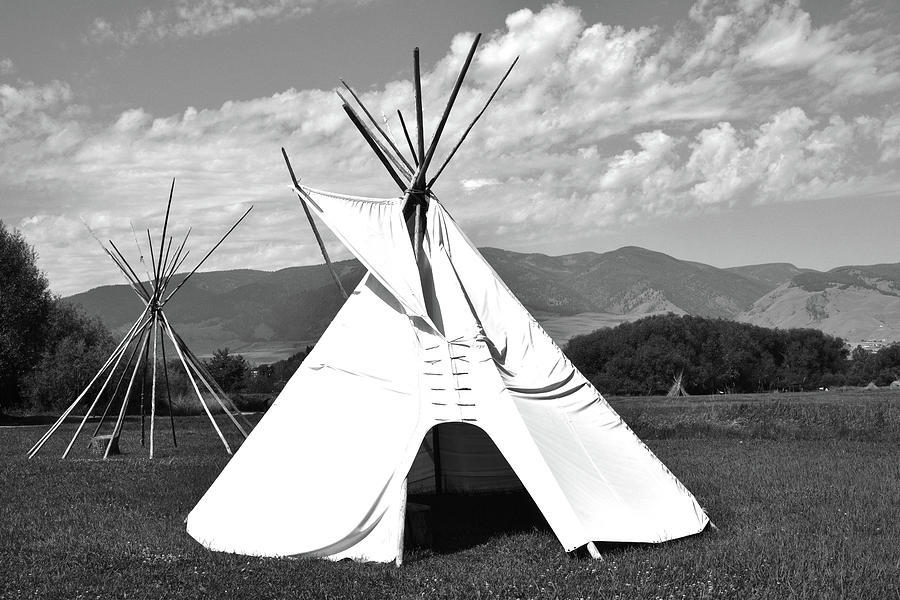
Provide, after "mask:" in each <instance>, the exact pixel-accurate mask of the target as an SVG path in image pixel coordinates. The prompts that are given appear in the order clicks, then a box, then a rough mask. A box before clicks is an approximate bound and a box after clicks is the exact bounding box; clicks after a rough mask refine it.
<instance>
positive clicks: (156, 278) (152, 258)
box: [147, 228, 159, 294]
mask: <svg viewBox="0 0 900 600" xmlns="http://www.w3.org/2000/svg"><path fill="white" fill-rule="evenodd" d="M147 246H148V247H149V248H150V266H152V267H153V280H152V281H151V282H150V283H151V284H152V285H153V293H154V294H156V293H158V292H159V276H158V274H157V272H156V256H154V254H153V238H152V237H150V229H149V228H147Z"/></svg>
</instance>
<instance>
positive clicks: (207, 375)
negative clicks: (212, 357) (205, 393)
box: [172, 329, 253, 438]
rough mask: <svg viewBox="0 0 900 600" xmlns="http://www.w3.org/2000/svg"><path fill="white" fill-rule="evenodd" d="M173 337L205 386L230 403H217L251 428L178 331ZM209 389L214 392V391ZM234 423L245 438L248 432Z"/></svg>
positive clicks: (247, 420)
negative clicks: (203, 379) (210, 386)
mask: <svg viewBox="0 0 900 600" xmlns="http://www.w3.org/2000/svg"><path fill="white" fill-rule="evenodd" d="M172 331H173V332H174V331H175V330H174V329H172ZM175 337H176V339H177V340H178V343H179V344H181V349H182V350H183V351H184V354H185V356H186V357H187V358H189V359H190V360H191V362H192V363H193V364H194V365H195V367H196V368H197V369H198V372H199V373H200V374H201V375H202V376H203V377H204V378H205V379H206V381H204V384H206V386H207V387H209V385H210V384H212V387H213V388H215V389H216V390H218V393H219V397H220V398H222V399H223V400H225V401H227V403H228V404H229V405H230V407H226V406H224V405H222V402H219V404H220V405H222V408H223V409H225V410H230V411H231V413H232V414H236V415H238V416H239V417H240V418H241V420H242V421H243V422H244V425H246V427H247V429H253V425H252V424H251V423H250V421H249V419H247V417H245V416H244V415H243V414H242V413H241V411H240V410H239V409H238V407H237V406H236V405H235V404H234V401H232V399H231V398H230V397H229V396H228V394H227V393H225V390H224V389H222V386H221V385H219V382H218V381H216V378H215V377H213V376H212V373H210V372H209V370H208V369H207V368H206V366H205V365H204V364H203V361H202V360H200V358H199V357H198V356H197V355H196V354H194V351H193V350H191V349H190V347H189V346H188V345H187V343H186V342H185V341H184V338H182V337H181V336H180V335H179V334H178V332H175ZM210 391H211V392H212V393H213V394H215V392H214V391H212V390H210ZM235 425H236V426H237V428H238V431H240V432H241V433H242V434H243V436H244V437H245V438H246V437H247V435H248V434H247V433H246V432H245V431H244V430H243V429H242V428H241V427H240V426H239V425H237V423H235Z"/></svg>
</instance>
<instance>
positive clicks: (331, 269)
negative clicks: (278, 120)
mask: <svg viewBox="0 0 900 600" xmlns="http://www.w3.org/2000/svg"><path fill="white" fill-rule="evenodd" d="M281 155H282V156H283V157H284V164H286V165H287V169H288V173H290V174H291V181H292V182H293V183H294V190H295V191H296V192H297V197H298V198H299V199H300V206H302V207H303V212H304V213H305V214H306V220H307V221H309V226H310V227H312V230H313V235H315V236H316V243H318V244H319V250H320V251H321V252H322V258H324V259H325V264H326V265H327V266H328V271H329V272H330V273H331V278H332V279H334V283H335V284H337V286H338V289H339V290H341V295H342V296H343V297H344V300H346V299H347V298H348V295H347V290H345V289H344V286H343V284H342V283H341V278H340V277H338V275H337V272H336V271H335V270H334V265H333V264H331V258H329V256H328V250H326V249H325V242H323V241H322V236H321V235H320V234H319V228H318V227H316V222H315V220H313V216H312V213H310V212H309V206H307V204H306V198H305V196H306V192H305V191H303V188H301V187H300V182H299V181H298V180H297V176H296V175H294V167H292V166H291V161H290V159H289V158H288V155H287V151H285V149H284V148H282V149H281Z"/></svg>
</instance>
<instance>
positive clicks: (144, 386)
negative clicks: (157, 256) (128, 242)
mask: <svg viewBox="0 0 900 600" xmlns="http://www.w3.org/2000/svg"><path fill="white" fill-rule="evenodd" d="M151 256H153V255H152V254H151ZM152 314H153V318H152V319H151V321H150V322H151V325H150V329H151V331H152V330H153V325H152V323H155V322H156V313H155V312H153V313H152ZM142 362H143V364H144V368H143V369H142V370H141V401H140V405H141V448H143V447H144V398H145V397H146V396H145V393H144V392H145V391H146V389H147V357H146V356H144V360H143V361H142Z"/></svg>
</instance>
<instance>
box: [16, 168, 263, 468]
mask: <svg viewBox="0 0 900 600" xmlns="http://www.w3.org/2000/svg"><path fill="white" fill-rule="evenodd" d="M174 191H175V180H174V179H173V180H172V187H171V189H170V190H169V202H168V204H167V205H166V217H165V220H164V221H163V228H162V235H161V236H160V240H159V255H158V256H156V255H155V252H154V248H153V239H152V237H151V236H150V230H149V229H148V230H147V243H148V248H149V255H150V262H151V265H146V263H145V266H147V267H148V268H149V269H151V271H150V272H148V274H147V281H146V282H144V281H142V280H141V279H140V277H139V276H138V274H137V273H136V272H135V271H134V269H132V267H131V265H130V264H129V262H128V261H127V260H126V259H125V256H124V255H123V254H122V253H121V252H120V251H119V248H118V247H117V246H116V245H115V244H114V243H113V242H112V240H110V241H109V245H110V247H111V248H112V251H110V250H109V248H107V247H106V246H104V245H103V243H102V242H100V241H99V239H98V240H97V241H98V242H99V243H100V246H101V247H102V248H103V250H104V252H106V254H107V256H109V257H110V259H112V261H113V263H115V265H116V266H117V267H118V268H119V270H120V271H121V272H122V274H123V275H124V276H125V279H126V280H127V281H128V285H129V287H130V288H131V290H132V291H133V292H134V293H135V294H136V295H137V297H138V298H139V299H140V301H141V303H142V304H143V306H144V309H143V310H142V311H141V313H140V315H139V316H138V318H137V320H136V321H135V322H134V323H133V324H132V325H131V328H130V329H129V330H128V332H127V333H126V334H125V336H124V337H123V338H122V340H121V341H120V342H119V345H118V346H116V348H115V350H113V352H112V354H111V355H110V356H109V357H108V358H107V359H106V362H105V363H104V364H103V366H102V367H101V368H100V370H99V371H97V373H96V375H94V377H93V379H91V381H90V383H88V385H87V387H85V388H84V390H83V391H82V392H81V393H80V394H79V395H78V397H77V398H75V400H74V401H73V402H72V403H71V404H70V405H69V406H68V408H66V410H65V411H63V413H62V414H61V415H60V416H59V418H58V419H57V420H56V422H55V423H53V425H52V426H51V427H50V428H49V429H48V430H47V431H46V432H45V433H44V435H43V436H42V437H41V438H40V439H39V440H38V441H37V442H36V443H35V444H34V446H32V447H31V449H30V450H29V451H28V458H32V457H34V455H36V454H37V453H38V452H39V451H40V449H41V448H42V447H43V446H44V444H46V443H47V440H49V439H50V438H51V437H52V436H53V434H54V433H56V432H57V431H58V430H59V428H60V426H61V425H62V424H63V422H65V420H66V419H67V418H68V417H69V416H70V415H71V414H72V412H73V411H74V410H75V409H76V407H78V406H79V405H82V406H83V402H85V403H86V402H87V401H88V400H89V399H90V398H91V397H92V396H93V400H92V401H91V402H90V404H89V405H88V406H87V408H86V409H85V411H84V415H83V416H82V418H81V421H80V422H79V425H78V428H77V429H76V430H75V433H74V434H73V435H72V439H71V440H70V441H69V444H68V445H67V446H66V449H65V451H63V454H62V457H63V458H66V457H67V456H68V455H69V453H70V452H71V451H72V446H73V445H74V444H75V440H76V439H77V438H78V436H79V435H80V434H81V432H82V430H83V429H84V427H85V425H86V424H87V422H88V419H90V418H91V417H92V416H93V415H95V411H96V410H97V409H98V405H99V404H100V401H101V398H103V397H104V392H106V396H107V397H108V401H107V403H106V408H105V409H104V410H103V413H102V415H101V416H100V419H99V420H98V422H97V426H96V427H95V429H94V432H93V434H92V436H91V445H92V446H95V447H98V448H99V449H101V450H102V451H103V458H104V459H105V458H108V457H109V455H110V454H111V453H113V454H115V453H118V448H119V436H120V435H121V433H122V429H123V427H124V424H125V414H126V412H127V410H128V407H129V405H131V406H132V407H133V406H134V404H135V403H138V404H139V405H140V413H141V445H142V446H143V445H144V442H145V439H148V438H149V454H150V458H153V455H154V450H155V448H154V434H155V429H156V427H155V425H156V404H157V379H158V376H159V375H160V373H159V372H158V369H157V366H158V365H157V357H158V356H159V354H161V356H162V363H161V367H162V369H159V370H161V371H162V373H161V375H163V376H164V383H165V391H166V394H167V402H166V404H167V406H168V408H169V411H168V412H169V423H170V426H171V429H172V443H173V445H175V446H177V444H178V441H177V438H176V436H175V419H174V417H173V415H172V397H171V391H170V389H169V371H168V366H167V365H166V350H165V346H166V342H165V336H168V337H169V340H170V341H171V343H172V346H173V347H174V349H175V352H176V354H177V355H178V359H179V360H180V361H181V364H182V366H183V367H184V371H185V373H186V374H187V377H188V379H189V380H190V382H191V385H192V387H193V389H194V392H195V393H196V394H197V398H198V399H199V400H200V404H201V405H202V406H203V410H204V412H205V413H206V416H207V417H208V418H209V421H210V423H212V426H213V428H214V429H215V430H216V433H217V434H218V436H219V439H220V440H221V441H222V444H224V446H225V450H226V451H227V452H228V454H232V450H231V446H230V445H229V444H228V441H227V440H226V439H225V436H224V435H223V433H222V430H221V428H220V427H219V424H218V423H217V422H216V419H215V418H214V417H213V414H212V411H210V408H209V404H210V400H209V399H207V398H204V395H203V393H201V391H200V386H201V385H202V386H203V387H204V388H205V389H206V391H207V392H208V394H209V398H211V399H212V400H214V401H215V402H216V403H217V404H218V405H219V407H220V408H221V410H222V412H223V413H224V414H225V415H227V416H228V419H229V420H230V421H231V423H232V424H233V425H234V427H235V428H236V429H237V431H238V433H239V434H240V435H241V436H242V437H243V438H246V437H247V435H248V434H249V432H250V430H251V429H252V426H251V424H250V422H249V421H248V420H247V419H246V417H244V416H243V415H242V414H241V412H240V411H239V410H238V409H237V408H236V407H235V406H234V403H233V402H232V401H231V399H230V398H229V397H228V395H227V394H226V393H225V392H224V391H223V390H222V388H221V387H220V386H219V385H218V383H216V380H215V379H214V378H213V377H212V376H211V375H210V374H209V372H208V371H207V369H206V367H205V366H204V364H203V362H202V361H201V360H200V359H198V358H197V356H196V355H195V354H194V353H193V352H192V351H191V349H190V348H188V346H187V344H185V342H184V340H183V339H182V338H181V336H179V335H178V333H177V332H176V331H175V329H174V328H173V327H172V325H171V323H170V322H169V320H168V319H167V318H166V314H165V310H164V308H165V306H166V304H167V303H168V302H169V301H170V300H171V299H172V297H173V296H174V295H175V294H176V293H177V292H178V290H179V289H181V287H182V286H183V285H184V284H185V283H187V281H188V279H190V278H191V276H192V275H193V274H194V273H196V272H197V269H199V268H200V266H201V265H202V264H203V263H204V262H206V259H207V258H209V257H210V255H212V253H213V252H214V251H215V250H216V248H218V247H219V245H220V244H221V243H222V242H223V241H225V238H226V237H228V236H229V235H230V234H231V232H232V231H234V229H235V228H236V227H237V226H238V225H239V224H240V222H241V221H243V220H244V217H246V216H247V214H249V212H250V211H251V210H252V209H253V207H252V206H251V207H250V208H248V209H247V211H246V212H245V213H244V214H243V216H241V218H240V219H238V220H237V222H236V223H235V224H234V225H232V227H231V229H229V230H228V231H227V232H226V233H225V235H223V236H222V238H221V239H220V240H219V241H218V243H217V244H216V245H215V246H213V247H212V249H211V250H210V251H209V252H207V253H206V256H204V257H203V259H201V260H200V262H199V263H197V266H196V267H194V268H193V270H192V271H191V272H190V273H188V274H187V275H186V276H184V277H182V278H181V280H180V281H177V276H176V271H177V270H178V268H179V267H180V266H181V265H182V264H184V262H185V260H186V259H187V256H188V254H189V253H190V250H185V244H186V243H187V240H188V237H189V236H190V234H191V230H190V229H189V230H188V232H187V234H186V235H185V237H184V240H183V241H182V242H181V244H180V245H179V246H178V247H177V248H176V249H175V252H174V253H172V242H173V238H172V236H169V238H168V240H167V239H166V230H167V228H168V225H169V212H170V210H171V208H172V195H173V193H174ZM135 243H136V244H137V243H138V241H137V235H135ZM138 251H139V253H140V254H141V259H140V260H141V262H145V261H144V257H143V251H142V250H141V248H140V245H139V244H138ZM163 251H165V252H163ZM176 281H177V283H176ZM170 287H171V288H172V289H171V290H170ZM126 357H127V359H126V360H125V362H124V364H123V363H122V359H123V358H126ZM120 365H122V366H121V368H119V367H120ZM148 370H149V371H150V382H149V387H150V389H149V391H148V390H146V389H145V382H146V375H147V372H148ZM117 373H118V378H117V382H116V384H115V387H113V388H112V391H111V392H110V391H109V390H110V385H109V384H110V382H111V381H112V380H113V379H114V377H115V375H116V374H117ZM138 373H141V374H140V375H138ZM126 379H127V384H126V385H125V387H124V388H123V385H122V384H123V383H125V380H126ZM101 381H102V384H100V382H101ZM160 383H162V382H160ZM98 384H100V385H99V387H98ZM123 389H124V391H122V392H121V393H120V391H121V390H123ZM94 391H95V392H96V394H91V393H90V392H94ZM159 393H160V394H161V393H162V389H160V390H159ZM148 405H149V406H148ZM116 408H118V414H117V417H116V418H115V420H114V421H111V422H110V426H111V429H109V431H108V432H106V433H103V425H104V424H105V423H106V420H107V417H108V416H110V414H111V413H110V411H111V409H112V412H113V414H115V412H116ZM148 410H149V417H150V419H149V421H150V427H149V429H150V431H149V436H147V435H146V433H145V414H146V412H147V411H148Z"/></svg>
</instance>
